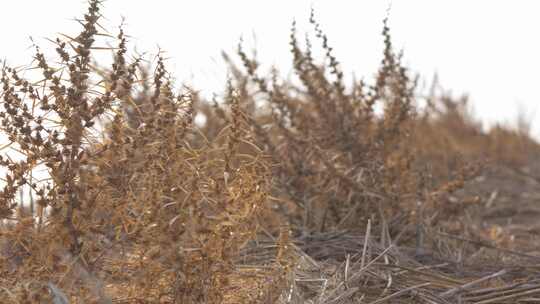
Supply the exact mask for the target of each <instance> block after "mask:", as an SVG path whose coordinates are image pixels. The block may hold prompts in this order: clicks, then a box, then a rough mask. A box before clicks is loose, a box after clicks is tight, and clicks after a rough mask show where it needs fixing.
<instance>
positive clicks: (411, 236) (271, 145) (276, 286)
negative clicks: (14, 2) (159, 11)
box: [0, 0, 537, 303]
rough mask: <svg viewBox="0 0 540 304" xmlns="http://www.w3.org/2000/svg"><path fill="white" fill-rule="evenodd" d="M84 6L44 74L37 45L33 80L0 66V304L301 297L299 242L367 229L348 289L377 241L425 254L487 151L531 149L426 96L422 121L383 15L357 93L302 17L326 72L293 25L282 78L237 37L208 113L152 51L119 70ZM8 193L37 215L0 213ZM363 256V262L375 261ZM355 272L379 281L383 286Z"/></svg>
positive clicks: (525, 141)
mask: <svg viewBox="0 0 540 304" xmlns="http://www.w3.org/2000/svg"><path fill="white" fill-rule="evenodd" d="M99 10H100V1H99V0H91V1H90V3H89V10H88V12H87V14H86V15H85V16H84V21H82V24H83V30H82V32H81V33H80V35H78V36H77V38H70V37H69V36H65V38H64V40H62V39H57V40H56V52H57V55H58V57H59V58H60V63H59V64H58V65H56V66H53V65H51V64H50V62H49V60H47V59H46V58H45V56H44V55H43V53H42V52H41V51H40V50H39V48H37V49H36V56H35V62H36V65H37V66H36V67H35V69H34V70H38V71H40V73H41V76H40V77H39V79H37V80H27V79H25V78H24V77H22V76H20V75H19V74H20V71H19V70H16V69H12V68H8V67H5V68H4V69H3V70H2V79H1V81H2V84H3V88H2V91H1V92H2V99H3V101H2V105H3V107H4V110H3V111H2V112H0V118H1V126H2V131H3V133H4V134H5V135H6V136H7V138H8V140H9V145H10V147H11V148H12V149H13V151H17V152H18V153H19V155H20V156H21V157H20V159H13V158H12V157H9V155H8V154H6V155H4V156H2V158H0V161H1V165H3V166H4V167H5V168H6V169H7V173H6V176H5V185H4V188H3V190H2V192H1V193H0V194H1V195H0V219H2V220H3V223H2V227H1V228H0V229H1V230H0V233H1V234H0V246H1V247H0V254H1V255H0V258H1V260H0V272H1V278H2V279H1V280H0V287H2V289H1V290H0V296H2V299H7V300H6V302H8V303H41V302H45V301H57V302H58V301H64V300H62V299H64V298H65V301H67V299H69V300H71V301H73V302H76V303H111V302H112V301H113V299H114V301H120V302H124V303H157V302H165V303H238V302H255V303H274V302H290V301H293V300H292V299H294V301H296V302H297V303H300V302H302V300H301V297H299V296H298V293H297V291H298V288H300V287H299V286H297V284H298V280H297V278H295V275H297V273H298V272H299V271H300V270H299V269H300V268H298V267H297V266H298V265H300V266H301V265H302V263H303V264H306V263H308V264H310V265H311V266H313V265H316V264H317V261H314V260H313V259H312V258H311V257H309V256H308V254H307V253H304V252H302V250H304V249H301V248H300V249H299V247H297V246H296V245H295V242H296V243H298V242H297V240H309V239H310V238H311V239H313V240H316V236H317V235H333V233H336V231H337V233H338V235H339V233H341V232H340V231H343V230H344V229H347V230H356V233H362V232H363V231H364V228H365V227H366V223H369V224H368V225H367V226H368V227H373V229H371V228H368V229H367V232H366V233H367V236H365V237H364V241H363V243H362V244H358V242H357V240H356V241H354V242H356V243H355V246H360V248H363V249H362V250H363V255H362V257H358V256H356V257H354V259H349V257H347V261H348V262H351V261H353V260H354V265H352V266H353V267H352V268H354V269H358V271H359V274H358V275H355V276H353V277H354V278H355V280H364V277H361V276H360V273H362V272H364V271H366V269H365V268H364V265H365V264H364V263H370V265H371V261H375V260H376V259H379V258H381V259H385V260H386V264H389V263H393V264H396V265H397V264H399V261H400V259H402V258H403V257H402V255H401V253H399V254H398V251H397V249H396V251H395V252H394V250H392V252H390V251H389V250H390V248H394V247H388V246H397V241H396V239H399V244H401V245H411V243H414V245H415V246H416V253H419V252H420V251H419V249H424V247H429V246H431V247H432V248H435V247H436V246H439V245H440V244H441V242H440V240H436V241H437V242H438V243H437V244H426V243H425V242H424V238H423V235H424V234H425V233H426V232H429V231H435V230H445V228H447V227H449V226H451V224H452V221H453V220H455V219H456V218H458V217H459V216H461V215H462V214H463V210H464V209H465V207H467V206H468V205H470V204H474V203H475V202H477V200H475V199H472V200H470V201H469V200H468V199H467V198H464V199H463V200H462V201H460V202H458V203H457V204H456V203H455V202H453V201H452V199H451V194H453V193H454V192H456V191H458V190H460V189H462V188H463V187H464V185H465V184H466V182H467V181H468V180H470V179H472V178H473V177H475V176H476V175H477V173H478V172H479V168H480V167H481V165H482V164H483V163H484V159H485V158H491V159H495V160H502V161H504V162H507V163H508V164H512V165H516V164H523V163H525V162H526V161H527V157H529V156H525V155H526V154H527V153H529V152H531V151H532V150H535V149H537V144H536V143H535V142H534V141H532V140H531V139H530V138H529V137H528V136H527V135H526V134H525V133H524V132H517V133H516V132H514V131H511V130H508V129H505V128H502V127H498V128H494V129H492V130H491V131H490V132H489V133H483V132H482V131H481V128H480V126H479V125H478V124H477V123H475V122H474V120H473V119H471V117H470V116H468V113H467V112H466V111H465V109H466V101H465V100H463V101H457V102H456V101H454V99H452V98H451V97H448V96H442V97H433V98H432V99H433V100H432V105H431V106H430V107H428V108H427V109H426V110H425V111H424V112H419V111H418V110H417V108H416V105H415V100H416V96H415V90H416V81H415V79H414V78H412V77H411V75H410V72H409V71H408V70H407V69H406V68H405V67H404V66H403V64H402V61H401V58H402V56H401V54H399V53H397V52H396V51H395V50H394V49H393V46H392V43H391V37H390V33H389V28H388V26H387V25H386V22H385V24H384V28H383V32H382V35H383V38H384V45H385V48H384V54H383V60H382V62H381V66H380V69H379V71H378V73H377V74H376V75H375V79H374V81H373V84H368V83H366V82H364V81H354V82H353V83H352V84H351V85H347V84H346V83H345V80H344V74H343V71H342V69H341V66H340V64H339V62H338V61H337V59H336V57H335V56H334V54H333V50H332V47H331V46H330V45H329V42H328V38H327V36H326V35H325V34H324V32H323V31H322V30H321V26H320V25H319V24H318V23H317V21H316V20H315V18H314V14H313V13H312V15H311V18H310V20H309V21H310V23H311V25H312V26H313V28H314V33H315V36H316V38H317V39H318V40H320V44H321V48H320V50H321V51H322V52H323V58H324V60H323V62H319V61H317V60H316V59H315V58H316V56H315V52H316V48H315V47H314V46H313V45H312V42H311V38H309V37H308V38H306V41H305V45H302V43H301V42H300V41H299V40H298V38H297V33H296V25H295V24H293V27H292V31H291V36H290V38H291V42H290V47H291V53H292V56H293V64H294V71H295V72H296V76H297V78H296V79H293V80H286V79H283V78H282V77H280V76H279V72H278V71H277V70H276V69H275V68H274V69H272V70H271V71H270V73H264V72H261V71H260V70H261V69H260V67H259V63H258V62H257V60H256V59H255V58H251V57H250V56H248V55H247V53H246V52H245V51H244V49H243V46H242V44H240V45H239V48H238V52H237V55H238V58H231V57H229V56H228V55H226V54H225V55H224V58H225V60H226V61H227V62H228V63H229V64H230V71H231V79H230V80H229V81H228V85H227V89H226V91H225V92H224V94H223V97H222V100H221V99H220V98H217V97H216V99H215V100H212V101H205V100H202V99H201V98H200V97H199V96H198V95H197V93H196V92H194V91H192V90H190V89H189V88H184V89H182V90H177V89H175V87H174V84H173V83H172V81H171V77H170V75H169V73H168V71H167V69H166V65H165V61H164V59H163V58H162V56H161V54H158V55H157V57H156V64H155V65H153V66H152V65H150V66H148V65H144V61H145V60H144V58H141V57H136V58H133V59H128V57H129V56H128V55H127V54H128V51H127V40H126V36H125V34H124V32H123V31H122V29H121V28H120V31H119V33H118V34H117V36H116V37H112V36H111V35H110V34H106V33H101V32H99V31H98V28H101V27H100V26H99V24H98V20H99V16H100V13H99ZM102 36H107V37H109V38H114V40H115V43H116V45H117V46H116V47H115V48H110V50H111V51H113V52H114V61H113V63H112V65H111V66H109V67H105V66H103V65H101V64H100V63H98V64H97V65H96V64H94V63H92V58H93V54H94V52H96V51H98V50H102V49H103V48H102V47H99V45H97V44H98V43H99V41H101V40H100V39H101V38H100V37H102ZM236 60H239V61H240V64H236V63H235V61H236ZM175 91H180V93H175ZM434 103H436V105H435V106H434V105H433V104H434ZM197 115H203V116H204V117H205V118H206V122H205V124H204V125H201V126H198V125H196V124H195V117H196V116H197ZM527 155H528V154H527ZM37 169H45V170H46V171H47V177H46V178H42V179H39V178H40V177H37V176H36V175H35V173H36V170H37ZM20 191H25V192H27V193H28V197H26V198H25V199H26V200H29V201H30V202H29V203H30V205H31V206H33V205H34V202H35V204H36V205H37V210H33V208H31V210H30V211H24V210H23V209H22V208H19V207H18V206H17V203H18V202H17V198H16V196H17V194H18V193H19V192H20ZM21 202H23V201H21ZM25 202H26V201H25ZM469 203H470V204H469ZM17 209H18V210H19V212H17ZM411 224H412V225H411ZM261 228H262V229H261ZM260 230H262V231H263V232H264V234H265V236H266V237H269V238H270V239H272V245H271V246H269V248H272V249H273V250H274V251H273V254H272V257H271V258H265V259H264V262H265V263H266V265H264V267H263V266H261V265H255V266H254V265H251V266H250V267H255V268H256V271H252V272H253V273H250V271H241V269H240V268H239V264H242V262H241V260H242V258H245V255H244V254H243V252H244V251H243V250H246V246H247V245H249V246H254V245H253V244H256V245H257V244H258V239H259V238H260V237H261V235H260V234H259V232H260ZM370 231H371V232H370ZM317 233H318V234H317ZM370 233H373V235H375V234H377V235H378V237H377V240H372V239H373V237H372V235H370ZM299 234H302V235H299ZM323 239H324V238H323ZM326 241H331V240H326ZM306 242H307V241H306ZM375 243H376V244H377V245H374V244H375ZM338 245H339V244H338ZM368 245H369V247H370V248H376V251H377V252H378V253H377V257H376V258H375V259H373V260H369V258H370V257H367V258H366V255H367V254H368V253H366V252H367V251H366V250H367V247H368ZM445 245H447V244H445ZM249 246H247V247H249ZM304 246H305V251H306V252H308V251H309V246H310V244H304ZM362 246H363V247H362ZM255 247H257V246H255ZM319 247H321V248H324V246H319ZM338 247H339V246H338ZM384 248H386V249H384ZM446 248H450V247H449V246H446ZM452 248H453V247H452ZM259 249H260V248H259ZM263 249H265V248H263ZM426 249H430V248H426ZM311 250H312V251H313V250H314V249H313V248H312V249H311ZM370 250H371V249H370ZM323 251H324V250H323ZM388 253H391V256H393V255H394V254H395V256H396V258H389V256H387V254H388ZM379 254H380V255H379ZM310 259H311V260H310ZM327 262H328V263H329V264H331V263H332V262H331V261H325V263H323V264H325V265H326V263H327ZM244 263H246V262H244ZM407 263H409V262H407ZM411 264H414V263H411ZM348 265H349V264H347V266H345V280H346V278H347V277H348V273H347V271H348V269H349V267H348ZM414 265H416V264H414ZM244 266H246V265H244ZM358 266H360V267H358ZM366 267H367V266H366ZM335 268H336V269H341V266H339V267H335ZM317 271H319V272H322V271H323V270H321V269H318V270H317ZM379 272H380V273H382V274H383V275H384V274H385V273H388V271H387V270H384V269H383V270H380V269H379ZM400 274H403V272H400ZM369 275H370V276H371V277H372V279H373V280H372V281H373V282H376V283H373V284H375V285H377V284H378V285H380V284H383V285H384V283H385V280H384V279H383V275H379V274H378V273H377V274H376V272H370V274H369ZM251 276H253V277H256V279H251ZM332 276H334V275H332ZM335 278H341V276H339V275H336V276H335ZM400 279H401V277H400ZM336 280H337V279H336ZM340 280H341V279H340ZM366 282H367V281H366ZM347 284H348V283H347V282H345V283H344V284H342V283H338V282H337V281H336V285H335V286H334V287H335V291H336V290H341V289H342V287H343V286H345V287H343V288H345V289H347V290H349V291H346V292H348V293H349V295H350V296H353V294H354V297H355V298H361V297H360V295H359V293H360V292H361V290H359V289H349V287H348V285H347ZM428 285H429V284H428ZM428 285H422V288H424V287H426V286H428ZM457 285H458V284H457V283H454V284H453V285H452V287H455V286H457ZM246 286H254V287H255V289H254V291H253V290H251V291H250V290H246V289H249V288H247V287H246ZM381 286H382V285H381ZM400 286H409V287H411V286H413V284H408V283H406V284H402V285H400ZM411 288H412V287H411ZM239 290H240V291H242V292H239ZM350 290H354V291H353V292H350ZM375 290H376V291H378V289H375ZM426 290H427V288H426ZM386 291H387V290H386V289H385V291H384V292H383V293H382V294H384V293H385V292H386ZM396 292H398V291H396ZM440 292H442V290H440ZM323 293H324V290H323ZM306 294H307V293H306ZM323 295H324V294H322V295H321V296H320V297H319V299H323V298H324V297H323ZM325 297H326V298H328V299H330V298H333V296H332V295H326V296H325ZM362 297H363V296H362ZM369 298H370V299H373V300H375V299H376V292H373V293H372V294H370V296H369ZM430 298H436V297H434V296H433V297H430Z"/></svg>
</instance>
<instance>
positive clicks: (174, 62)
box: [0, 0, 540, 137]
mask: <svg viewBox="0 0 540 304" xmlns="http://www.w3.org/2000/svg"><path fill="white" fill-rule="evenodd" d="M2 4H3V6H2V10H3V12H4V13H3V14H2V18H0V28H1V29H2V44H1V46H0V58H5V59H7V61H8V63H9V64H10V65H21V64H27V63H29V59H30V58H31V55H32V50H31V49H29V46H30V45H31V43H30V41H29V38H28V37H29V36H32V37H34V39H35V40H36V41H37V42H38V43H39V44H40V45H41V46H42V48H43V49H48V48H49V47H50V44H49V43H48V42H46V41H45V40H44V39H43V38H44V37H49V38H55V37H56V33H58V32H62V33H66V34H74V33H77V32H78V30H79V27H78V24H76V23H75V22H73V21H72V20H70V19H71V18H73V17H80V16H81V15H82V13H83V12H84V11H85V9H86V4H85V1H81V0H48V1H43V0H17V1H14V0H9V1H3V3H2ZM312 5H313V7H314V8H315V9H316V14H317V16H318V20H319V22H320V23H321V25H322V28H323V30H324V31H325V32H326V33H327V34H328V36H329V39H330V44H331V45H332V46H333V47H334V49H335V54H336V55H337V57H338V59H339V60H340V61H341V62H342V64H343V67H344V70H345V72H346V73H349V74H352V73H355V74H356V75H357V76H358V77H365V78H366V79H370V77H371V75H373V74H374V73H375V71H376V69H377V67H378V64H379V61H380V59H381V50H382V37H381V35H380V32H381V29H382V20H383V18H384V17H385V16H386V14H387V9H388V6H389V2H388V1H383V0H362V1H360V0H355V1H338V0H333V1H332V0H314V1H311V0H294V1H293V0H289V1H285V0H272V1H269V0H266V1H262V0H243V1H240V0H226V1H225V0H215V1H209V0H197V1H186V0H176V1H172V0H168V1H166V0H153V1H137V0H108V1H106V3H105V10H104V15H105V17H106V18H108V20H107V21H106V22H105V24H106V25H108V28H109V29H111V30H113V31H114V30H115V29H116V26H117V25H118V24H119V23H120V17H121V16H124V17H125V18H126V27H125V29H126V32H127V33H128V34H129V35H131V36H133V39H132V41H131V46H132V47H133V46H136V47H137V49H138V50H140V51H149V52H151V53H155V51H156V50H157V47H158V46H159V47H161V48H162V49H164V50H166V51H167V53H168V55H169V57H171V59H170V62H169V64H170V65H169V66H170V67H172V70H173V72H174V74H175V75H176V76H177V79H178V80H179V81H186V82H189V83H191V84H193V85H194V86H195V87H196V88H198V89H201V90H203V91H206V92H207V93H208V94H210V93H211V92H216V91H218V90H219V88H220V87H221V86H222V85H223V83H224V80H225V74H226V68H225V65H224V64H223V63H222V60H221V57H220V51H221V50H225V51H228V52H230V53H231V52H234V49H235V46H236V44H237V42H238V40H239V37H240V36H243V37H244V40H245V41H246V48H248V49H251V48H252V47H256V48H257V50H258V58H259V59H260V61H262V62H263V63H268V64H276V65H277V66H278V67H280V68H281V70H282V71H283V72H288V71H289V70H290V67H291V64H290V62H291V55H290V53H289V45H288V39H289V33H290V25H291V21H292V20H293V18H295V19H296V20H297V21H298V22H299V25H300V26H299V27H300V29H299V34H300V35H302V36H299V38H300V39H302V37H303V33H304V32H305V31H306V30H309V29H310V27H309V24H308V22H307V21H308V16H309V12H310V7H311V6H312ZM538 6H540V2H538V1H533V0H530V1H526V0H506V1H503V0H490V1H487V0H484V1H482V0H477V1H465V0H453V1H442V0H407V1H405V0H394V1H393V3H392V6H391V10H390V26H391V30H392V36H393V39H394V44H395V45H396V46H397V47H398V48H403V49H404V52H405V62H406V64H407V65H408V66H409V67H410V68H411V69H412V70H413V71H414V72H418V73H420V75H422V76H423V77H424V79H425V80H427V81H429V80H431V78H432V77H433V75H434V73H435V72H437V73H438V74H439V79H440V82H441V84H442V85H443V86H444V87H445V88H447V89H451V90H452V91H453V92H454V93H455V94H461V93H469V95H470V96H471V100H472V102H473V107H474V111H475V113H476V114H477V115H478V116H479V117H481V118H482V119H483V120H484V121H486V122H493V121H495V120H496V121H499V122H512V121H514V120H515V118H516V116H517V113H518V109H521V110H527V112H528V113H527V116H528V117H529V118H530V119H533V120H534V125H533V129H534V132H535V133H534V134H535V135H536V136H538V137H540V115H538V116H537V115H535V111H536V110H537V102H538V101H539V100H540V90H539V89H538V88H539V87H540V86H539V85H538V81H539V77H538V71H540V40H539V39H540V36H539V35H538V29H539V28H540V18H538V12H539V10H538V8H539V7H538ZM254 37H255V39H254Z"/></svg>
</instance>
